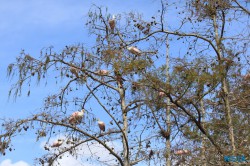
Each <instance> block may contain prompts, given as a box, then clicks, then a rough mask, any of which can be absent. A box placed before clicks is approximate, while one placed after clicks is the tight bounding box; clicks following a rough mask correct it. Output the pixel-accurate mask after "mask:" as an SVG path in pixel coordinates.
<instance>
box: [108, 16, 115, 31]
mask: <svg viewBox="0 0 250 166" xmlns="http://www.w3.org/2000/svg"><path fill="white" fill-rule="evenodd" d="M109 27H110V29H111V33H114V30H115V15H113V16H112V19H111V20H109Z"/></svg>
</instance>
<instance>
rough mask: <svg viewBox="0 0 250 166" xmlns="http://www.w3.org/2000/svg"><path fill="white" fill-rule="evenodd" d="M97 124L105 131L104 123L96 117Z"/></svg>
mask: <svg viewBox="0 0 250 166" xmlns="http://www.w3.org/2000/svg"><path fill="white" fill-rule="evenodd" d="M98 126H99V128H100V130H101V131H105V123H104V122H103V121H100V120H99V119H98Z"/></svg>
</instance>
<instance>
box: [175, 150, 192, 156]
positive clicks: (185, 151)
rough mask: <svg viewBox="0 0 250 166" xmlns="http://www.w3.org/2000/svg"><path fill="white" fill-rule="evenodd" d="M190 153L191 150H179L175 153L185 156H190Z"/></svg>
mask: <svg viewBox="0 0 250 166" xmlns="http://www.w3.org/2000/svg"><path fill="white" fill-rule="evenodd" d="M189 152H190V151H189V150H186V149H183V150H177V151H176V152H175V154H176V155H183V154H188V153H189Z"/></svg>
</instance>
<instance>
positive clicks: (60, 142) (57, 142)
mask: <svg viewBox="0 0 250 166" xmlns="http://www.w3.org/2000/svg"><path fill="white" fill-rule="evenodd" d="M63 141H64V140H63V139H58V140H56V141H54V142H53V144H52V145H51V147H52V148H56V147H59V146H61V145H62V143H63Z"/></svg>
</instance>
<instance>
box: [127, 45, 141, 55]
mask: <svg viewBox="0 0 250 166" xmlns="http://www.w3.org/2000/svg"><path fill="white" fill-rule="evenodd" d="M127 49H128V51H129V52H130V53H132V54H135V55H138V56H139V55H141V51H140V50H139V49H138V48H136V47H135V46H130V47H127Z"/></svg>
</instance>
